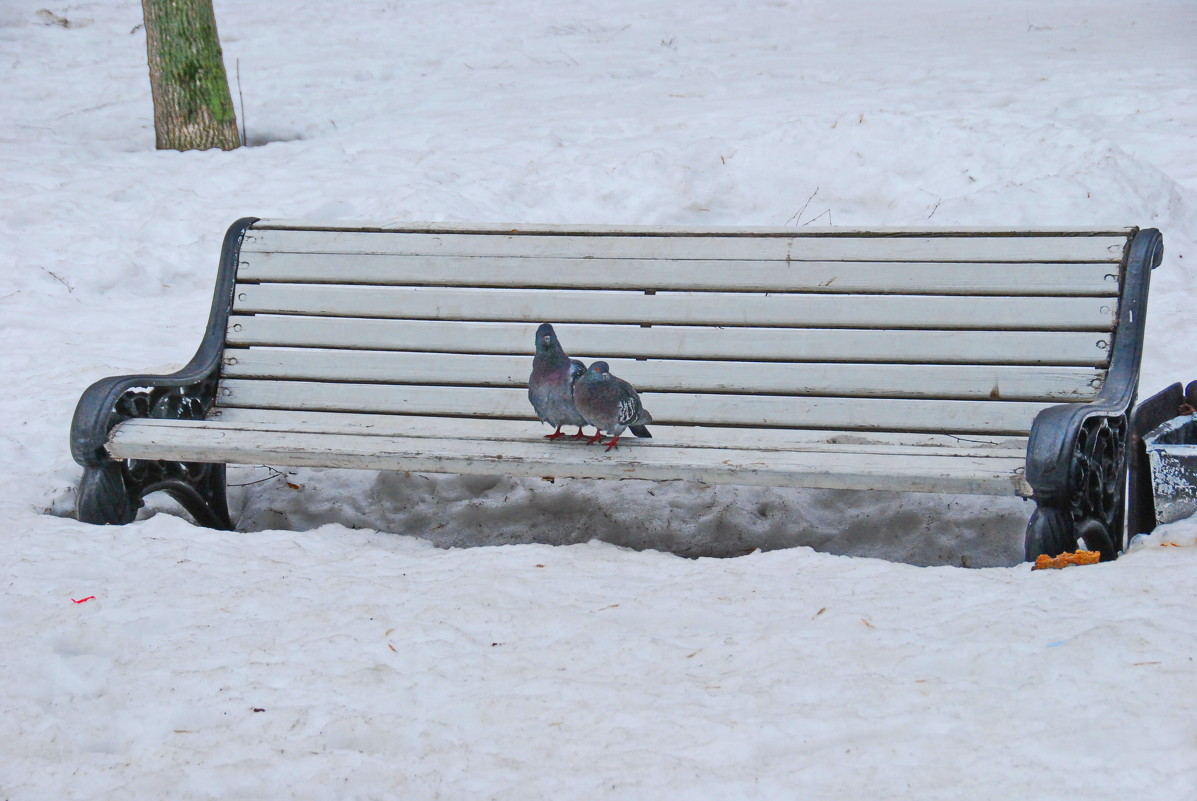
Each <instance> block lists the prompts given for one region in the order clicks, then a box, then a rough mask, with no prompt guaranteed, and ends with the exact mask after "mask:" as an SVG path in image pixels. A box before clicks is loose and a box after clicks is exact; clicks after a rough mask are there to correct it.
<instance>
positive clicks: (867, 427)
mask: <svg viewBox="0 0 1197 801" xmlns="http://www.w3.org/2000/svg"><path fill="white" fill-rule="evenodd" d="M642 398H643V401H644V405H645V407H646V408H647V409H648V410H649V411H650V412H651V413H652V415H653V419H654V420H660V421H662V422H666V423H675V424H678V425H685V424H695V425H722V426H754V427H768V428H833V429H843V430H861V431H945V432H952V433H970V432H977V433H993V434H1016V435H1022V434H1027V433H1029V432H1030V430H1031V423H1032V422H1033V421H1034V417H1035V415H1036V414H1038V413H1039V412H1040V411H1042V410H1043V409H1045V408H1047V407H1048V406H1050V405H1051V404H1050V403H1044V402H1038V403H1036V402H1025V401H990V400H985V401H980V400H972V401H969V400H912V399H902V398H895V399H890V398H821V397H802V396H774V395H732V394H699V393H693V392H671V393H643V395H642ZM218 402H219V403H220V405H221V406H233V407H242V408H266V409H300V410H310V411H340V412H381V413H396V414H430V415H445V416H454V417H493V418H498V419H508V420H510V419H533V418H534V414H533V412H532V407H531V405H530V404H529V403H528V395H527V392H526V391H525V390H523V389H505V388H482V387H436V386H421V385H411V386H403V385H393V384H345V383H323V382H315V381H265V380H264V381H257V380H245V379H227V380H224V381H222V382H221V385H220V392H219V395H218Z"/></svg>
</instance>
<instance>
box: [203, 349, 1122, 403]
mask: <svg viewBox="0 0 1197 801" xmlns="http://www.w3.org/2000/svg"><path fill="white" fill-rule="evenodd" d="M580 356H581V358H582V360H583V361H584V362H586V363H590V362H591V361H594V360H596V359H598V358H602V357H600V356H596V355H594V354H581V355H580ZM531 364H532V359H531V358H530V357H526V356H490V355H467V354H444V353H404V352H395V351H343V350H290V349H279V348H252V349H249V350H230V351H228V352H226V353H225V359H224V365H225V366H224V369H223V375H225V376H226V377H229V378H277V379H287V380H309V381H348V382H366V383H377V382H388V383H398V384H431V385H459V386H483V387H519V386H527V382H528V375H529V372H530V371H531ZM611 369H612V372H614V373H615V374H617V375H618V376H620V377H621V378H623V379H625V380H628V381H631V382H632V383H633V384H634V385H635V386H636V387H637V388H639V389H640V390H642V391H643V390H649V391H664V392H679V391H691V392H732V393H742V394H756V393H768V394H779V393H780V394H790V395H828V396H845V397H852V396H863V397H907V398H957V399H960V398H989V399H997V398H1002V399H1006V400H1042V401H1048V400H1054V401H1078V400H1090V399H1092V398H1093V396H1094V395H1095V394H1096V393H1097V389H1098V388H1099V387H1100V384H1101V382H1102V380H1103V377H1104V374H1103V372H1102V371H1100V370H1097V369H1094V368H1091V367H1026V366H1016V367H1012V366H1004V365H1002V366H980V365H938V364H930V365H923V364H916V365H893V364H792V363H781V364H779V363H772V362H743V361H736V362H727V361H677V360H652V361H628V360H621V361H615V362H614V363H612V365H611Z"/></svg>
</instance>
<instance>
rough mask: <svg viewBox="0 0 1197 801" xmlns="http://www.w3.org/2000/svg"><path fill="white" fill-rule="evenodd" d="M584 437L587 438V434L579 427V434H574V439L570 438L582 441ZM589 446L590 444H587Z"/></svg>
mask: <svg viewBox="0 0 1197 801" xmlns="http://www.w3.org/2000/svg"><path fill="white" fill-rule="evenodd" d="M584 436H586V435H585V434H584V433H583V432H582V427H581V426H579V427H578V433H577V434H574V435H573V436H572V437H570V439H581V438H582V437H584ZM587 444H588V445H589V444H590V443H587Z"/></svg>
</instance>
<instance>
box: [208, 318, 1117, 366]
mask: <svg viewBox="0 0 1197 801" xmlns="http://www.w3.org/2000/svg"><path fill="white" fill-rule="evenodd" d="M536 327H537V322H531V323H471V324H469V325H461V324H460V323H455V322H438V321H410V320H367V319H354V318H333V317H303V316H279V315H234V316H233V317H232V318H231V319H230V320H229V325H228V332H227V342H228V343H229V344H230V345H233V346H249V345H281V346H298V347H326V348H361V349H366V350H403V351H422V352H434V353H495V354H528V355H530V354H531V353H532V352H533V347H534V335H535V332H536ZM556 330H557V335H558V337H559V338H560V339H561V342H562V344H563V345H564V347H565V348H566V350H567V351H571V350H575V349H580V348H583V347H584V348H585V349H586V350H587V351H588V352H591V353H594V354H603V355H604V358H615V357H620V358H675V359H731V360H735V359H745V358H752V359H757V360H783V361H824V362H869V363H873V362H890V363H897V364H901V363H924V362H926V363H937V364H952V363H957V364H1052V365H1077V366H1081V365H1086V366H1095V367H1102V366H1104V365H1106V364H1107V363H1108V360H1109V342H1108V340H1109V336H1108V335H1107V334H1101V333H1090V332H1051V333H1045V332H1037V331H994V332H990V331H895V330H880V331H866V330H854V329H838V330H837V329H778V328H725V329H720V328H705V327H698V326H654V327H652V328H641V327H640V326H634V325H575V324H558V325H557V326H556Z"/></svg>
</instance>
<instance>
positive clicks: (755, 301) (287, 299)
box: [233, 284, 1117, 331]
mask: <svg viewBox="0 0 1197 801" xmlns="http://www.w3.org/2000/svg"><path fill="white" fill-rule="evenodd" d="M1116 306H1117V304H1116V303H1115V301H1114V300H1113V299H1111V298H1093V297H1079V298H1065V297H1011V298H1006V297H971V296H970V297H953V296H927V295H817V294H796V293H778V294H745V293H730V292H729V293H711V292H667V293H660V294H654V295H650V294H646V293H644V292H630V291H614V290H612V291H586V290H573V291H553V290H543V289H542V290H536V289H532V290H520V289H460V288H450V289H442V288H432V287H415V288H406V287H402V288H401V287H364V286H344V285H336V286H332V285H325V284H319V285H313V284H243V285H240V286H238V287H237V295H236V299H235V302H234V305H233V309H234V311H236V312H237V313H238V314H247V313H259V312H266V313H277V312H283V313H288V314H304V315H317V316H325V317H371V318H381V319H408V320H460V321H491V322H494V321H510V322H523V321H527V320H552V321H559V322H575V323H624V324H644V323H652V324H653V325H711V326H784V327H793V328H856V329H879V328H881V329H884V328H913V329H965V330H985V331H1108V330H1110V329H1111V328H1112V327H1113V325H1114V322H1115V319H1116V313H1117V308H1116Z"/></svg>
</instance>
